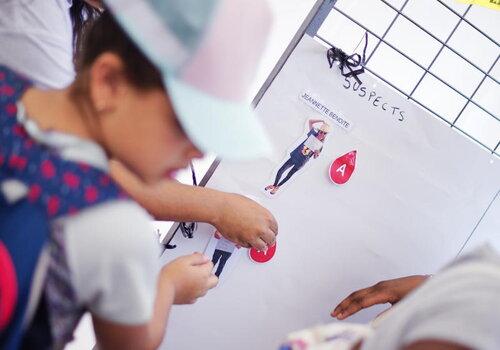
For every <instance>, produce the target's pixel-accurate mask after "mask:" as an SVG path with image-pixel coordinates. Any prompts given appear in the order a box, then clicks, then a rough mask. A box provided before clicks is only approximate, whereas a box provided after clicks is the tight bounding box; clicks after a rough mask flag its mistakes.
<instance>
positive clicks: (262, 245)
mask: <svg viewBox="0 0 500 350" xmlns="http://www.w3.org/2000/svg"><path fill="white" fill-rule="evenodd" d="M252 247H254V248H255V249H257V250H259V251H265V250H266V249H267V243H266V242H264V240H263V239H262V238H257V239H256V240H255V241H253V242H252Z"/></svg>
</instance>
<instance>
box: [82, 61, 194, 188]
mask: <svg viewBox="0 0 500 350" xmlns="http://www.w3.org/2000/svg"><path fill="white" fill-rule="evenodd" d="M109 64H113V62H111V63H109ZM119 68H120V67H114V68H113V67H111V68H110V67H108V68H106V67H103V68H102V69H104V70H105V69H115V72H114V73H112V74H111V76H112V77H111V78H109V77H108V78H105V77H100V76H99V74H100V73H99V72H98V70H97V73H95V72H93V71H91V73H90V74H91V76H90V80H91V83H90V89H91V91H90V93H91V96H92V97H93V100H94V105H95V106H96V107H97V108H98V107H99V103H100V101H101V99H104V98H103V96H105V101H106V106H107V108H106V109H105V110H104V112H100V113H98V114H99V115H98V118H99V123H100V125H99V127H100V133H101V135H102V136H101V140H99V141H100V142H101V143H102V144H103V146H104V147H105V148H106V149H107V150H108V152H109V153H110V156H111V157H112V158H116V159H117V160H120V161H121V162H122V163H123V164H125V165H126V166H127V167H128V168H129V170H131V171H133V172H134V173H135V174H136V175H138V176H139V177H140V178H141V179H142V180H143V181H145V182H147V183H154V182H156V181H158V180H160V179H163V178H165V177H173V175H174V173H175V172H176V171H177V170H178V169H181V168H185V167H186V166H188V164H189V161H191V160H192V159H193V158H199V157H201V156H203V154H202V153H201V152H200V151H199V150H198V149H197V148H196V147H195V146H194V145H193V144H192V143H191V141H190V140H189V139H188V137H187V136H186V134H185V132H184V131H183V130H182V128H181V126H180V124H179V123H178V121H177V118H176V116H175V112H174V110H173V107H172V105H171V103H170V100H169V98H168V96H167V94H166V93H165V91H164V90H163V89H161V88H149V89H139V88H136V87H135V86H133V85H132V84H131V83H129V82H128V80H127V79H126V78H125V76H124V74H120V73H117V72H116V70H117V69H118V71H119ZM101 75H106V74H105V73H101Z"/></svg>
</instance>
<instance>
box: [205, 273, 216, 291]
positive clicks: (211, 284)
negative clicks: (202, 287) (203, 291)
mask: <svg viewBox="0 0 500 350" xmlns="http://www.w3.org/2000/svg"><path fill="white" fill-rule="evenodd" d="M218 283H219V278H217V276H215V275H212V276H210V277H209V278H208V283H207V287H208V289H212V288H214V287H215V286H216V285H217V284H218Z"/></svg>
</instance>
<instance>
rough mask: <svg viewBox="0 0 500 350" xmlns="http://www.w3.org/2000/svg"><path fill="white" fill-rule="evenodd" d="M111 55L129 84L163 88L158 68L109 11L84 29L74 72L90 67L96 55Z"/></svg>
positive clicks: (144, 87) (140, 87) (146, 87)
mask: <svg viewBox="0 0 500 350" xmlns="http://www.w3.org/2000/svg"><path fill="white" fill-rule="evenodd" d="M105 52H112V53H115V54H116V55H118V56H119V57H120V58H121V60H122V61H123V64H124V66H125V75H126V77H127V79H128V80H129V82H130V83H131V84H132V85H133V86H135V87H137V88H139V89H151V88H163V79H162V76H161V74H160V72H159V71H158V69H157V68H156V67H155V66H154V65H153V64H152V63H151V62H150V61H149V59H147V58H146V56H145V55H144V54H143V53H142V52H141V50H140V49H139V48H138V47H137V46H136V45H135V44H134V42H133V41H132V40H131V39H130V38H129V37H128V35H127V34H126V33H125V32H124V31H123V29H122V28H121V27H120V25H119V24H118V23H117V22H116V20H115V19H114V18H113V16H112V14H111V13H110V11H108V10H106V11H104V12H102V13H101V14H100V15H99V17H98V18H96V19H95V20H93V21H92V24H91V25H90V26H89V28H87V29H86V30H85V34H84V36H83V43H82V48H81V52H80V54H79V57H78V60H77V62H76V70H77V72H82V71H84V70H85V69H86V68H88V67H90V66H91V65H92V63H93V62H94V61H95V59H96V58H97V57H99V55H101V54H103V53H105Z"/></svg>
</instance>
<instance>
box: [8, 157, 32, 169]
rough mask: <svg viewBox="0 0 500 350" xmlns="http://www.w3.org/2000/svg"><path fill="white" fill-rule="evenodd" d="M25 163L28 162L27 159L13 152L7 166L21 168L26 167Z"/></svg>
mask: <svg viewBox="0 0 500 350" xmlns="http://www.w3.org/2000/svg"><path fill="white" fill-rule="evenodd" d="M26 164H28V160H27V159H26V158H24V157H21V156H18V155H15V154H14V155H12V156H10V158H9V166H10V167H11V168H16V169H19V170H23V169H24V168H25V167H26Z"/></svg>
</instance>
